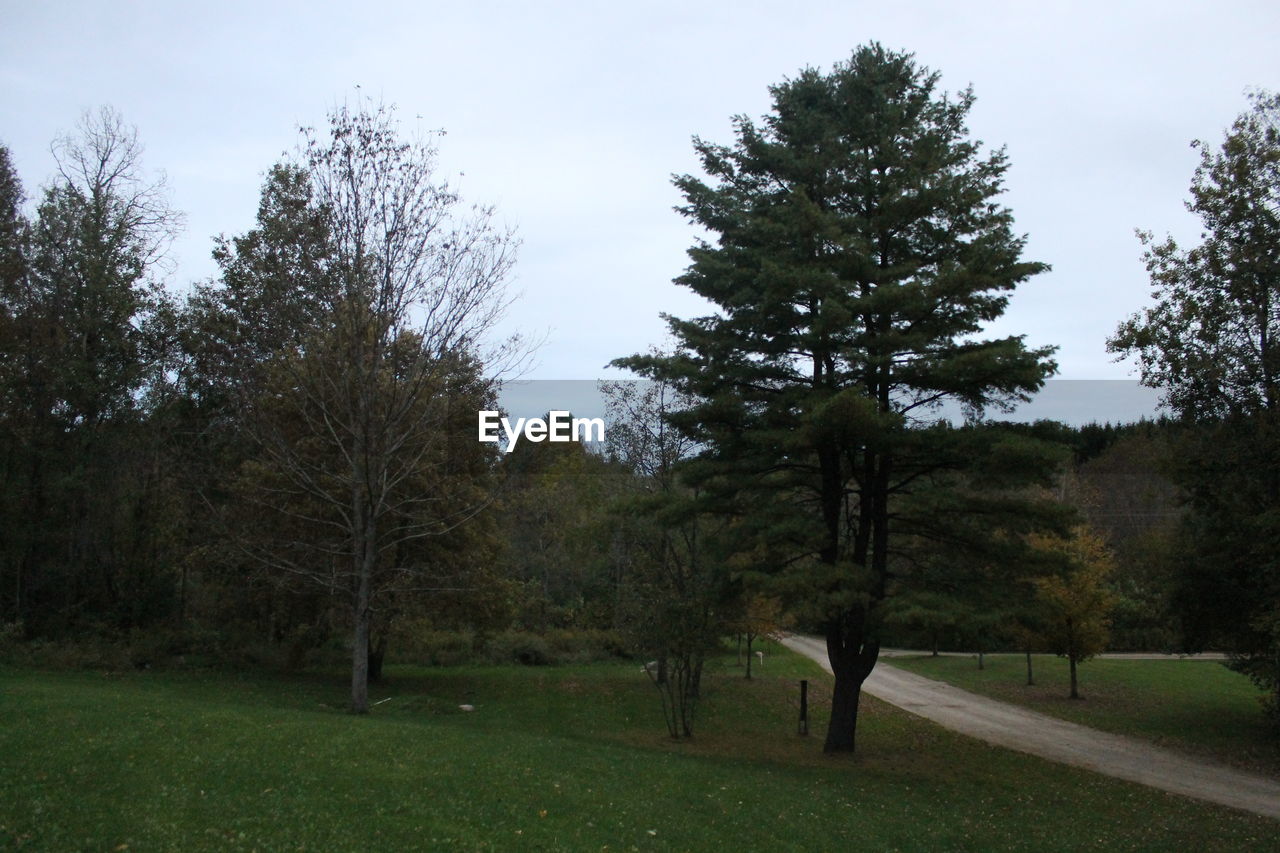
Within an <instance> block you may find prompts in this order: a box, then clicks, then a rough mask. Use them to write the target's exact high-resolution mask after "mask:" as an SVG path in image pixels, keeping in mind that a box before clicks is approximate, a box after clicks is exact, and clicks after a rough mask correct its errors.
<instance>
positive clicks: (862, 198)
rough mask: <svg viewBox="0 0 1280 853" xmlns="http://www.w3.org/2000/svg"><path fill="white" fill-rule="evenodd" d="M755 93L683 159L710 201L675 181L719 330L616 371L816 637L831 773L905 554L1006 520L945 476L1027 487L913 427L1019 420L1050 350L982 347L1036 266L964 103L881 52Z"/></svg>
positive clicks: (762, 573) (983, 437)
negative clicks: (964, 474) (967, 474)
mask: <svg viewBox="0 0 1280 853" xmlns="http://www.w3.org/2000/svg"><path fill="white" fill-rule="evenodd" d="M771 92H772V95H773V110H772V113H771V114H770V115H769V116H768V117H767V118H765V120H764V122H763V124H762V125H760V126H757V125H756V124H755V123H753V122H752V121H750V120H749V119H747V118H744V117H738V118H736V119H735V120H734V123H735V127H736V133H737V140H736V142H735V144H734V145H733V146H722V145H714V144H711V143H708V142H704V141H702V140H700V139H695V143H694V144H695V148H696V149H697V151H698V153H699V155H700V156H701V158H702V165H703V168H704V169H705V171H706V172H707V174H708V175H709V176H710V179H711V182H710V183H707V182H704V181H703V180H701V179H699V178H695V177H692V176H688V175H686V176H683V177H680V178H678V179H677V180H676V185H677V186H678V187H679V188H680V190H681V191H682V192H683V194H684V197H685V200H686V204H685V206H684V207H683V208H681V211H682V212H683V213H684V214H685V215H686V216H687V217H688V218H689V219H690V220H691V221H693V222H694V223H696V224H697V225H699V226H702V227H704V228H705V229H707V230H708V231H709V232H711V233H712V234H714V235H715V238H716V242H715V244H711V243H708V242H705V241H699V242H698V243H697V244H696V245H695V246H694V247H693V248H692V249H690V250H689V256H690V258H691V264H690V266H689V268H688V270H687V271H686V272H685V273H684V275H682V276H681V277H679V278H678V279H677V280H676V281H677V283H678V284H680V285H683V286H685V287H688V288H690V289H691V290H693V291H694V292H696V293H697V294H699V295H701V296H702V297H704V298H705V299H707V300H708V301H710V302H711V303H712V304H713V305H714V306H715V309H716V311H715V313H712V314H709V315H707V316H704V317H699V318H696V319H691V320H682V319H678V318H673V317H669V318H668V322H669V325H670V328H671V331H672V333H673V335H674V337H675V339H676V341H677V343H678V346H679V351H678V352H677V353H676V354H675V355H674V356H671V357H666V358H663V357H659V356H653V355H649V356H643V355H637V356H632V357H630V358H623V359H619V360H618V361H617V362H616V364H618V365H621V366H624V367H628V368H631V369H632V370H635V371H636V372H638V373H640V374H642V375H646V376H649V377H652V378H656V379H662V380H666V381H668V382H670V383H672V384H673V385H674V386H675V387H676V388H677V389H679V390H681V391H683V392H685V393H688V394H690V395H691V396H692V397H693V398H694V399H696V400H698V401H699V402H698V404H697V405H695V406H693V407H692V408H690V409H689V410H688V411H686V412H681V413H676V414H673V415H671V416H670V422H671V423H672V424H673V425H675V426H677V427H678V428H680V429H681V430H682V431H683V432H684V433H685V434H686V435H687V436H689V437H690V438H691V439H693V440H694V441H696V442H697V443H698V444H699V445H700V446H701V447H703V448H704V451H703V452H702V453H701V454H700V456H699V458H698V459H697V460H695V462H693V463H691V465H690V466H689V467H688V469H687V474H688V477H689V478H690V481H691V482H695V483H698V484H700V485H701V486H702V487H703V488H705V489H706V490H707V491H708V494H709V495H712V496H714V497H715V498H716V499H717V500H718V501H719V502H720V505H719V506H718V507H716V508H715V510H716V512H718V513H719V514H720V515H721V516H722V517H723V518H727V519H730V521H729V524H730V525H731V527H732V541H734V542H735V547H736V549H737V551H738V554H737V557H736V563H735V564H736V566H737V568H738V570H739V571H740V572H741V573H742V574H743V575H744V576H748V577H760V578H769V579H771V580H770V581H769V582H770V583H771V584H772V586H773V588H774V589H775V590H776V591H777V592H778V593H780V594H781V593H784V592H785V593H786V594H787V597H788V598H789V599H790V600H791V601H793V602H803V603H804V604H805V605H806V607H807V610H808V615H809V617H810V618H811V620H812V621H813V622H814V623H816V624H817V625H818V626H820V628H821V630H822V631H823V633H824V634H825V636H826V641H827V648H828V652H829V654H830V657H831V665H832V669H833V670H834V672H835V679H836V680H835V688H834V692H833V699H832V714H831V723H830V727H829V729H828V732H827V738H826V744H825V749H826V750H827V751H828V752H843V751H851V750H852V749H853V747H854V737H855V731H856V723H857V710H858V701H859V697H860V693H861V687H862V683H863V681H864V680H865V678H866V677H867V676H868V675H869V674H870V672H871V670H872V668H873V667H874V666H875V663H876V660H877V658H878V655H879V651H880V629H881V622H882V618H883V615H884V614H883V603H884V602H885V601H886V600H887V599H889V598H890V597H891V596H894V595H896V594H898V593H899V592H900V591H901V588H902V572H903V571H904V570H905V569H906V568H907V567H909V565H910V562H909V560H910V555H909V554H908V553H907V552H908V551H909V550H910V549H911V548H913V547H916V546H918V545H920V544H921V543H923V542H930V543H934V547H938V543H944V546H945V547H948V548H959V547H961V544H960V543H961V542H963V543H964V545H965V547H967V546H969V545H978V544H980V540H981V539H982V538H983V537H982V536H981V525H976V526H975V525H970V527H969V529H968V530H964V531H962V530H960V525H952V524H951V522H952V520H958V519H961V518H965V517H969V516H972V515H973V514H974V513H975V512H977V513H985V519H986V523H988V524H995V523H1003V520H1002V515H1004V514H1007V511H1010V510H1012V509H1013V502H1011V501H1006V500H1003V499H1001V500H999V501H993V502H985V503H984V499H982V498H980V497H979V496H977V495H969V496H966V497H965V499H964V500H963V501H961V500H958V499H957V498H956V495H957V494H958V492H957V490H956V487H958V486H959V485H960V481H959V480H957V479H955V477H954V475H955V472H957V471H960V470H963V469H965V468H966V467H968V466H970V464H971V463H972V462H973V460H974V459H975V458H978V459H981V458H982V457H984V456H985V455H986V454H987V453H988V452H989V451H991V450H993V449H995V448H997V447H999V448H1002V449H1003V452H1005V453H1006V454H1007V458H1006V459H1005V463H1009V464H1003V465H999V464H998V465H995V466H994V467H993V469H992V470H1003V471H1005V472H1006V473H1008V474H1010V475H1011V476H1015V477H1020V476H1024V475H1026V474H1028V473H1029V472H1032V471H1038V470H1039V469H1038V467H1037V466H1038V461H1039V460H1038V458H1037V457H1038V454H1037V452H1036V451H1034V449H1032V448H1031V446H1030V443H1029V442H1021V443H1018V442H1015V441H1012V440H1009V441H1006V440H1004V439H999V440H997V438H996V434H995V433H994V432H987V431H983V432H976V431H975V432H964V431H960V430H954V429H951V428H950V427H949V426H948V425H947V424H945V423H938V422H936V415H935V414H933V413H934V411H935V407H936V406H937V405H938V404H940V403H941V402H942V401H944V400H955V401H959V402H961V403H963V404H965V405H966V406H968V407H970V408H972V409H973V410H975V411H977V410H981V409H982V408H983V407H986V406H991V405H1001V404H1003V403H1005V402H1008V401H1011V400H1014V399H1025V398H1026V397H1027V396H1028V395H1030V394H1031V393H1032V392H1033V391H1035V390H1036V389H1037V388H1039V387H1040V385H1041V383H1042V381H1043V379H1044V378H1045V377H1046V376H1047V375H1048V374H1050V373H1051V372H1052V370H1053V365H1052V362H1051V361H1049V359H1048V356H1049V354H1050V350H1048V349H1028V348H1027V347H1026V346H1024V345H1023V343H1022V340H1021V339H1020V338H1018V337H1008V338H1002V339H982V338H980V337H979V335H980V333H981V330H982V327H983V325H984V324H985V323H987V322H989V321H991V320H994V319H995V318H996V317H998V316H999V315H1000V314H1001V313H1002V312H1003V311H1004V309H1005V307H1006V304H1007V300H1008V295H1007V294H1008V292H1009V291H1010V290H1011V289H1013V288H1014V287H1015V286H1016V285H1017V284H1019V283H1020V282H1023V281H1025V280H1027V279H1028V278H1030V277H1031V276H1033V275H1035V274H1036V273H1038V272H1040V271H1042V270H1044V269H1045V266H1044V265H1043V264H1039V263H1034V262H1028V261H1024V260H1022V259H1021V257H1020V256H1021V252H1022V247H1023V240H1022V239H1021V238H1019V237H1017V236H1015V235H1014V233H1013V231H1012V218H1011V215H1010V213H1009V211H1008V210H1006V209H1005V208H1003V207H1001V206H1000V205H998V204H997V203H996V201H995V199H996V197H997V196H998V195H999V193H1000V191H1001V181H1002V176H1003V174H1004V172H1005V170H1006V168H1007V160H1006V158H1005V155H1004V153H1003V151H996V152H993V153H991V154H988V155H984V154H983V153H982V152H981V150H980V145H979V143H976V142H973V141H971V140H970V139H969V138H968V133H967V129H966V127H965V117H966V115H967V114H968V112H969V110H970V108H971V106H972V104H973V95H972V93H971V92H969V91H964V92H962V93H960V94H959V95H958V96H957V97H955V98H954V99H953V98H951V97H949V96H947V95H945V94H942V93H940V92H939V91H938V75H937V74H936V73H933V72H930V71H929V70H928V69H925V68H923V67H921V66H919V65H917V64H916V62H915V60H914V58H913V57H912V56H911V55H909V54H903V53H895V52H892V51H889V50H886V49H885V48H883V47H881V46H880V45H877V44H872V45H870V46H866V47H862V48H859V49H858V50H856V51H855V52H854V53H853V56H852V57H851V58H850V59H849V61H847V62H844V63H840V64H837V65H836V66H835V67H834V69H833V70H832V71H831V72H830V73H829V74H822V73H820V72H819V71H817V70H814V69H806V70H805V71H803V72H801V73H800V75H799V76H798V77H796V78H795V79H793V80H788V81H786V82H784V83H782V84H781V85H778V86H774V87H773V88H772V89H771ZM1015 458H1016V461H1014V460H1015ZM926 493H927V494H928V497H927V498H926V497H925V495H926ZM913 507H914V508H913ZM1010 523H1012V522H1010ZM943 526H950V527H951V528H952V529H951V531H950V532H944V531H943V529H942V528H943ZM895 549H897V550H895ZM800 615H801V614H800V613H799V612H797V617H798V618H799V617H800Z"/></svg>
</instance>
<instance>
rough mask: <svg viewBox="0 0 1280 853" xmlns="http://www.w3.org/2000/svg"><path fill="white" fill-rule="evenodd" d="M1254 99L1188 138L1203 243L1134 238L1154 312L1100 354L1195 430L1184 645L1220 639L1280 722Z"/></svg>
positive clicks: (1274, 255)
mask: <svg viewBox="0 0 1280 853" xmlns="http://www.w3.org/2000/svg"><path fill="white" fill-rule="evenodd" d="M1250 99H1251V101H1252V106H1251V108H1250V109H1249V110H1247V111H1246V112H1244V113H1242V114H1241V115H1240V116H1239V117H1238V118H1237V119H1236V120H1235V122H1234V123H1233V124H1232V126H1231V128H1230V129H1229V130H1228V131H1227V133H1226V136H1225V138H1224V140H1223V142H1222V145H1221V146H1220V147H1218V148H1214V147H1213V146H1211V145H1209V144H1208V143H1205V142H1199V141H1197V142H1194V143H1192V144H1193V146H1194V147H1196V148H1198V149H1199V151H1200V165H1199V166H1198V167H1197V168H1196V171H1195V174H1194V176H1193V178H1192V183H1191V200H1190V202H1188V204H1187V207H1188V209H1190V210H1191V212H1192V213H1194V214H1196V215H1197V216H1198V217H1199V218H1200V220H1201V222H1202V224H1203V228H1204V231H1203V233H1202V236H1201V242H1200V243H1199V245H1196V246H1193V247H1192V248H1189V249H1183V248H1181V247H1180V246H1179V245H1178V244H1177V243H1175V241H1174V240H1173V239H1172V238H1170V239H1166V240H1165V241H1164V242H1161V243H1156V242H1155V241H1154V240H1153V238H1152V236H1151V235H1150V234H1149V233H1143V234H1141V235H1140V236H1141V237H1142V240H1143V243H1144V244H1145V245H1146V246H1147V251H1146V254H1145V260H1146V265H1147V270H1148V273H1149V274H1150V277H1151V282H1152V285H1153V297H1154V298H1155V299H1156V304H1155V305H1154V306H1152V307H1150V308H1147V309H1145V310H1144V311H1143V312H1141V313H1140V314H1136V315H1134V316H1133V317H1131V318H1130V319H1129V320H1127V321H1126V322H1124V323H1123V324H1121V325H1120V327H1119V329H1118V330H1117V332H1116V335H1115V337H1113V338H1112V339H1111V341H1110V343H1109V346H1110V348H1111V349H1112V351H1114V352H1117V353H1120V354H1121V355H1128V356H1135V357H1136V358H1137V359H1138V364H1139V367H1140V369H1141V375H1142V381H1143V383H1144V384H1146V385H1149V386H1151V387H1155V388H1160V389H1162V390H1163V392H1164V403H1165V404H1166V405H1167V406H1169V407H1170V408H1171V409H1172V410H1173V411H1174V412H1176V413H1177V414H1178V415H1179V416H1181V417H1182V418H1183V419H1184V420H1185V421H1186V422H1188V423H1189V424H1192V425H1194V428H1193V429H1191V430H1189V431H1187V433H1186V435H1185V437H1184V441H1183V442H1182V443H1181V446H1180V447H1178V448H1177V454H1176V456H1177V458H1179V459H1180V460H1181V461H1180V463H1179V464H1177V465H1175V471H1174V477H1175V479H1176V480H1177V481H1178V483H1179V485H1180V486H1182V488H1183V489H1184V490H1185V492H1186V493H1187V495H1188V502H1189V507H1190V510H1191V512H1190V513H1189V514H1188V517H1187V519H1186V521H1185V523H1184V528H1183V530H1184V533H1185V536H1186V539H1187V540H1188V541H1190V542H1191V543H1192V550H1191V553H1189V554H1187V555H1185V557H1184V558H1183V559H1181V560H1179V561H1178V562H1179V564H1180V567H1181V568H1180V571H1179V575H1180V578H1179V583H1178V586H1179V588H1178V590H1177V592H1176V595H1175V597H1176V600H1177V601H1178V602H1179V609H1180V611H1181V614H1182V618H1183V623H1184V630H1185V633H1186V637H1185V642H1186V644H1187V647H1188V648H1199V647H1203V646H1204V645H1206V644H1209V643H1221V644H1222V645H1223V646H1224V647H1225V648H1226V649H1227V650H1228V651H1230V652H1232V654H1233V660H1234V665H1235V666H1236V667H1237V668H1239V669H1241V670H1242V671H1245V672H1247V673H1249V674H1250V675H1251V676H1252V677H1253V678H1254V680H1255V681H1256V682H1257V683H1258V685H1259V686H1260V687H1262V688H1264V689H1266V690H1268V691H1270V693H1271V696H1270V700H1269V707H1270V709H1271V710H1272V712H1273V713H1274V714H1275V715H1276V716H1277V718H1280V633H1278V632H1277V631H1276V625H1280V617H1278V614H1280V560H1278V559H1277V556H1276V555H1277V554H1280V466H1277V465H1276V464H1275V460H1276V459H1277V458H1280V387H1278V386H1277V382H1280V346H1278V345H1277V344H1278V343H1280V340H1278V337H1277V336H1278V333H1280V96H1278V95H1274V94H1268V93H1265V92H1258V93H1255V94H1253V95H1252V96H1251V98H1250Z"/></svg>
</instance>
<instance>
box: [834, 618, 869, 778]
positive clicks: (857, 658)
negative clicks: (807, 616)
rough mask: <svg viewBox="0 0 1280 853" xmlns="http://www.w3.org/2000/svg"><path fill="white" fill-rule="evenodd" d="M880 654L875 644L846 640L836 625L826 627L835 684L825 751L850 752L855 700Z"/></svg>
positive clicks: (855, 724)
mask: <svg viewBox="0 0 1280 853" xmlns="http://www.w3.org/2000/svg"><path fill="white" fill-rule="evenodd" d="M879 655H880V645H879V644H878V643H861V644H859V645H857V646H854V645H853V643H852V642H847V641H846V639H845V637H844V635H843V632H842V631H841V629H840V627H839V626H838V625H837V626H834V627H831V628H828V629H827V656H828V657H829V658H830V660H831V671H832V673H833V674H834V675H835V679H836V683H835V686H834V688H833V689H832V694H831V720H830V722H829V723H828V724H827V739H826V742H825V743H823V745H822V751H823V752H825V753H828V754H831V753H838V752H853V751H854V745H855V738H856V735H857V732H858V701H859V700H860V699H861V697H862V683H863V682H864V681H866V680H867V676H868V675H870V674H871V670H872V669H873V668H874V667H875V665H876V659H877V658H878V657H879Z"/></svg>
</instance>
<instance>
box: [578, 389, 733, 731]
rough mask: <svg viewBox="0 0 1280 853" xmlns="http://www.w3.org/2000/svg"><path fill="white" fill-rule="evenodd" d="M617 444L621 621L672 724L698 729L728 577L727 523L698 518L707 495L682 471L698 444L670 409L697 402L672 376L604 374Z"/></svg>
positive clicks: (612, 443) (612, 448)
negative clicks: (641, 378) (723, 554)
mask: <svg viewBox="0 0 1280 853" xmlns="http://www.w3.org/2000/svg"><path fill="white" fill-rule="evenodd" d="M601 391H602V392H603V394H604V397H605V412H606V417H607V419H608V422H609V428H608V430H607V431H606V435H607V436H608V449H609V452H610V454H611V456H613V458H615V459H617V460H618V461H619V462H621V463H622V464H623V465H625V466H626V467H627V468H628V469H629V470H630V471H631V472H632V474H633V479H632V484H633V488H632V490H631V493H630V494H629V495H626V496H624V497H623V498H622V499H621V500H618V501H616V502H615V505H614V510H615V512H616V513H617V514H618V516H619V517H620V518H621V519H622V522H621V524H620V525H619V527H620V528H621V529H622V530H623V532H624V539H623V543H622V545H623V548H624V550H625V554H626V557H625V564H626V574H625V579H624V580H623V596H624V597H623V604H622V607H621V608H620V609H621V614H620V615H621V621H622V625H623V630H624V632H625V633H626V634H627V635H629V637H630V638H631V641H632V642H633V644H634V645H636V646H637V647H638V648H639V650H640V651H641V652H642V653H643V654H644V655H645V656H646V657H648V656H649V655H653V656H654V661H653V665H652V666H646V672H648V673H649V675H650V677H651V678H652V680H653V683H654V686H655V687H657V688H658V692H659V696H660V697H661V700H662V709H663V716H664V718H665V720H666V723H667V731H668V733H669V734H670V735H671V737H673V738H679V737H691V736H692V735H693V724H694V714H695V711H696V709H697V704H698V699H699V698H700V697H701V692H702V672H703V665H704V663H705V661H706V657H707V654H708V653H709V652H710V651H711V650H712V649H713V648H715V646H716V645H717V644H718V643H719V640H720V637H721V635H722V634H723V632H724V630H725V628H726V627H727V625H728V623H727V620H726V618H725V607H724V605H725V604H726V597H727V590H726V587H727V583H726V577H725V574H726V573H725V571H724V567H723V564H722V562H721V560H720V559H719V554H718V552H717V550H716V549H715V548H714V546H713V543H714V538H715V536H716V534H717V533H718V532H719V531H720V530H721V529H722V527H723V525H721V524H717V523H715V522H714V521H710V520H708V519H704V518H699V516H698V512H697V508H698V506H699V500H700V498H701V496H700V495H699V493H698V492H697V490H695V489H689V488H688V487H686V486H684V485H683V484H681V483H680V482H679V481H678V480H677V478H676V474H675V471H676V466H677V465H678V464H679V463H680V462H681V461H682V460H685V459H686V458H687V457H688V455H689V454H690V453H692V452H693V446H692V444H691V443H690V442H689V440H688V438H687V437H686V436H684V435H682V434H681V433H680V432H678V431H676V430H673V429H671V428H670V425H669V424H668V416H669V415H670V414H671V413H672V412H673V411H678V410H682V409H685V408H687V407H689V406H690V405H692V401H691V400H690V399H689V398H688V397H687V396H685V395H682V394H680V393H678V392H677V391H675V389H673V388H672V387H670V386H669V385H667V384H666V383H663V382H647V383H637V382H603V383H601Z"/></svg>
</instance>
